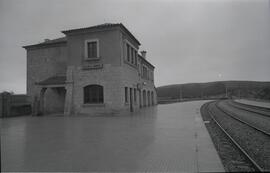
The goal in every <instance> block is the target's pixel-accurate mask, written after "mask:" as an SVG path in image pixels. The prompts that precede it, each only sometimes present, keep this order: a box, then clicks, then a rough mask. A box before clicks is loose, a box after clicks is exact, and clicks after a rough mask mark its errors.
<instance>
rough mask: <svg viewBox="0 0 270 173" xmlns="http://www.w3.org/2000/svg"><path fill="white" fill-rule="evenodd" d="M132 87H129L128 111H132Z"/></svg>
mask: <svg viewBox="0 0 270 173" xmlns="http://www.w3.org/2000/svg"><path fill="white" fill-rule="evenodd" d="M132 90H133V89H132V88H130V89H129V100H130V102H129V103H130V112H133V97H132V96H133V94H132Z"/></svg>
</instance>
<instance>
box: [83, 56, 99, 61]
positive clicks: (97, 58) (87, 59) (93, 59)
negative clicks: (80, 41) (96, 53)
mask: <svg viewBox="0 0 270 173" xmlns="http://www.w3.org/2000/svg"><path fill="white" fill-rule="evenodd" d="M100 59H101V58H100V57H95V58H88V57H85V58H84V60H85V61H97V60H100Z"/></svg>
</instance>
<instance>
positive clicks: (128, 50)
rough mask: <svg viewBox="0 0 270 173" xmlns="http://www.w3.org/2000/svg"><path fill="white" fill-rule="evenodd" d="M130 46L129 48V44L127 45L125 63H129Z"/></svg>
mask: <svg viewBox="0 0 270 173" xmlns="http://www.w3.org/2000/svg"><path fill="white" fill-rule="evenodd" d="M129 48H130V46H129V44H127V61H128V62H129V60H130V49H129Z"/></svg>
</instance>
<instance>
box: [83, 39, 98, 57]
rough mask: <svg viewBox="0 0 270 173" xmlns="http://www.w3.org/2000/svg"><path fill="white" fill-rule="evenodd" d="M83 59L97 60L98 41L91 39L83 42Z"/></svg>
mask: <svg viewBox="0 0 270 173" xmlns="http://www.w3.org/2000/svg"><path fill="white" fill-rule="evenodd" d="M85 58H89V59H91V58H99V41H98V39H91V40H86V41H85Z"/></svg>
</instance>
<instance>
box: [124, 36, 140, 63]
mask: <svg viewBox="0 0 270 173" xmlns="http://www.w3.org/2000/svg"><path fill="white" fill-rule="evenodd" d="M125 45H126V59H125V60H126V61H127V62H129V63H130V64H132V65H135V66H137V61H138V59H137V49H136V48H135V47H134V46H133V45H132V44H131V43H130V42H129V41H127V40H126V43H125Z"/></svg>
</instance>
